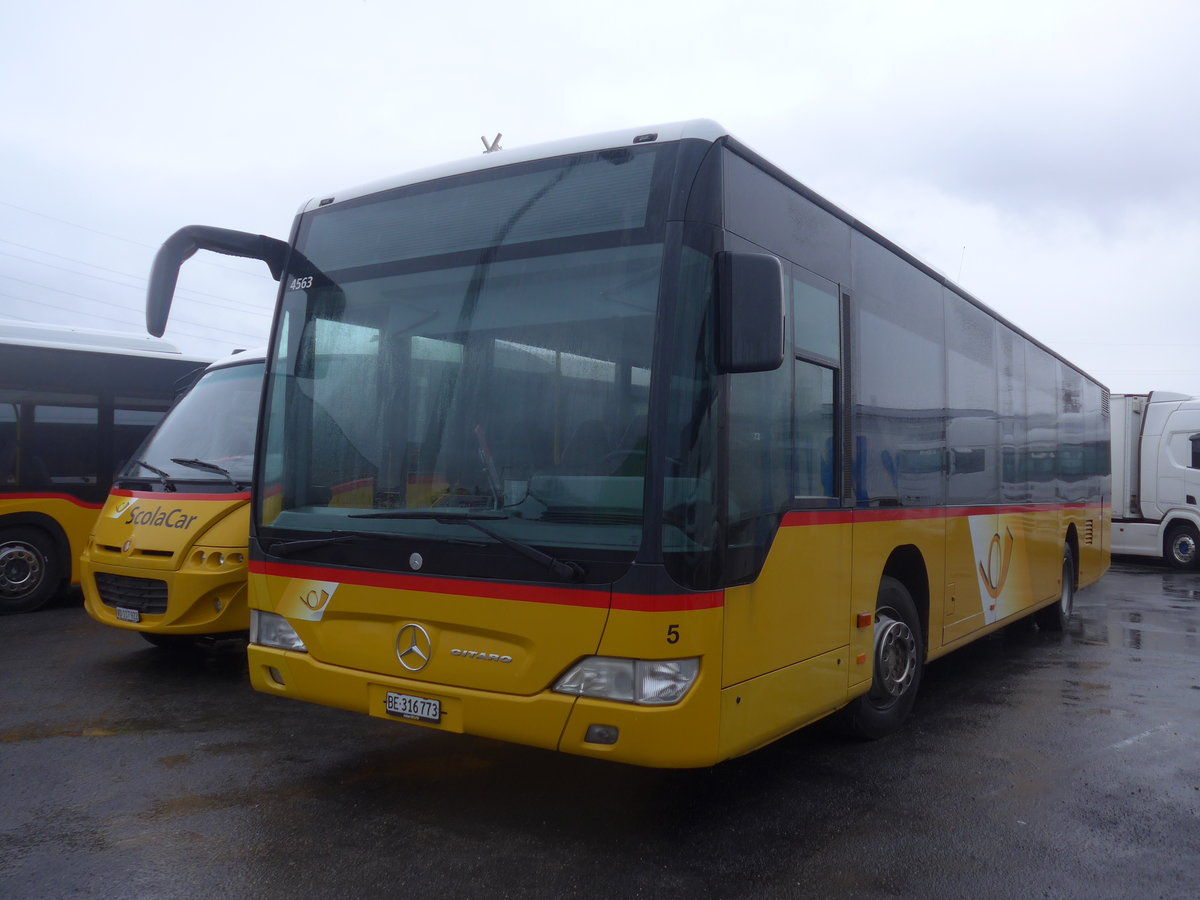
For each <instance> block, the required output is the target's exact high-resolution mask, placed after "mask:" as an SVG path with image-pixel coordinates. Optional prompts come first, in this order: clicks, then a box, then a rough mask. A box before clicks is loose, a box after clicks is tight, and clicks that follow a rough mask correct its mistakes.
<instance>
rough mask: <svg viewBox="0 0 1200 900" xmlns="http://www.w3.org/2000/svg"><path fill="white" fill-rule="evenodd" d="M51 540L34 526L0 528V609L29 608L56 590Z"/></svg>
mask: <svg viewBox="0 0 1200 900" xmlns="http://www.w3.org/2000/svg"><path fill="white" fill-rule="evenodd" d="M60 580H61V576H60V574H59V566H58V563H57V562H56V561H55V553H54V541H53V540H52V539H51V538H50V536H49V535H48V534H46V533H45V532H43V531H39V530H38V529H36V528H6V529H4V530H3V531H0V613H21V612H30V611H32V610H35V609H38V608H39V607H42V606H44V605H45V604H46V603H48V602H49V601H50V600H51V598H53V597H54V595H55V594H56V593H57V592H58V585H59V581H60Z"/></svg>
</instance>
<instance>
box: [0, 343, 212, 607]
mask: <svg viewBox="0 0 1200 900" xmlns="http://www.w3.org/2000/svg"><path fill="white" fill-rule="evenodd" d="M207 362H208V360H200V359H193V358H189V357H185V356H183V355H182V354H181V353H180V352H179V350H178V349H177V348H176V347H175V346H174V345H172V344H170V343H168V342H167V341H158V340H152V339H150V338H147V337H144V336H140V335H136V334H120V333H117V332H105V331H93V330H90V329H84V328H70V327H63V326H56V325H41V324H32V323H23V322H4V323H0V613H18V612H28V611H31V610H35V609H38V608H39V607H41V606H43V605H45V604H46V603H48V602H49V601H50V600H52V599H54V598H55V597H56V596H57V595H58V594H60V593H61V592H62V591H63V590H64V589H65V588H66V587H67V586H68V585H72V584H78V583H79V566H78V559H79V554H80V553H81V552H82V551H83V547H84V544H85V543H86V542H87V536H88V532H89V531H91V529H92V523H93V522H94V521H95V519H96V514H97V513H98V512H99V511H100V506H101V504H102V503H103V502H104V497H105V495H106V494H107V493H108V487H109V485H110V484H111V483H112V474H113V472H114V471H115V470H116V469H117V467H118V466H120V465H121V464H122V463H123V462H124V460H126V459H127V458H129V456H130V455H132V454H133V452H134V450H136V449H137V446H138V444H140V443H141V442H142V440H143V439H144V438H145V437H146V435H147V434H148V433H149V432H150V429H151V428H153V427H154V425H155V424H156V423H157V422H158V420H159V419H161V418H162V416H163V413H164V412H165V411H166V410H167V408H168V407H169V406H170V405H171V402H172V400H173V399H174V397H175V390H176V382H178V381H179V380H180V379H184V378H186V377H188V376H189V375H190V374H191V373H193V372H196V371H198V370H199V369H201V368H203V367H204V365H205V364H206V363H207Z"/></svg>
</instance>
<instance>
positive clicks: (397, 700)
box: [384, 691, 442, 723]
mask: <svg viewBox="0 0 1200 900" xmlns="http://www.w3.org/2000/svg"><path fill="white" fill-rule="evenodd" d="M384 703H385V708H386V709H387V711H388V714H389V715H393V716H400V717H401V718H402V719H416V720H417V721H418V722H434V723H437V722H441V721H442V702H441V701H440V700H430V699H429V698H428V697H414V696H412V695H411V694H396V693H393V692H392V691H388V692H387V697H386V698H385V700H384Z"/></svg>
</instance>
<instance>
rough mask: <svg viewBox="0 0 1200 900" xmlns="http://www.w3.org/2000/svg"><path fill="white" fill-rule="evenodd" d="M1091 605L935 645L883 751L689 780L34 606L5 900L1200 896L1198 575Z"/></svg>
mask: <svg viewBox="0 0 1200 900" xmlns="http://www.w3.org/2000/svg"><path fill="white" fill-rule="evenodd" d="M1076 613H1077V614H1076V616H1075V619H1074V620H1073V622H1072V623H1071V626H1070V627H1069V628H1068V630H1067V631H1066V632H1064V633H1051V632H1043V631H1039V630H1038V629H1037V628H1035V627H1032V626H1030V625H1028V624H1025V623H1022V624H1019V625H1015V626H1011V627H1009V628H1007V629H1005V630H1003V631H1000V632H997V633H995V634H993V635H990V636H989V637H987V638H984V639H982V640H980V641H977V642H975V643H974V644H971V645H970V646H968V647H966V648H964V649H962V650H960V651H957V652H955V653H952V654H950V655H949V656H947V657H945V658H943V659H941V660H938V661H937V662H935V663H934V664H932V665H931V666H929V667H928V669H927V671H926V674H925V681H924V684H923V690H922V695H921V696H920V698H919V699H918V702H917V706H916V708H915V709H914V712H913V715H912V718H911V720H910V721H909V722H908V724H907V725H906V726H905V728H904V729H903V730H902V731H900V732H899V733H897V734H895V735H892V736H891V737H889V738H887V739H885V740H883V741H877V742H872V743H861V742H857V741H851V740H848V739H847V738H846V737H844V736H843V734H842V733H841V731H840V730H839V728H838V723H837V722H836V721H835V720H826V721H825V722H822V723H819V724H818V725H816V726H814V727H812V728H809V729H805V730H803V731H801V732H798V733H796V734H793V735H790V736H788V737H785V738H783V739H782V740H780V741H778V742H776V743H774V744H772V745H770V746H768V747H766V748H764V749H762V750H760V751H757V752H755V753H753V754H750V755H748V756H745V757H742V758H740V759H735V760H731V761H729V762H726V763H723V764H722V765H720V766H717V767H714V768H712V769H707V770H698V771H682V772H661V771H654V770H646V769H635V768H629V767H623V766H617V765H611V764H607V763H603V762H598V761H594V760H587V759H579V758H575V757H568V756H560V755H557V754H553V753H549V752H546V751H539V750H532V749H529V748H525V747H518V746H514V745H509V744H500V743H496V742H493V741H486V740H480V739H475V738H469V737H462V736H454V735H446V734H440V733H437V732H434V731H431V730H428V729H422V728H418V727H412V726H405V725H402V724H398V723H391V722H380V721H378V720H374V719H369V718H367V717H363V716H358V715H354V714H350V713H344V712H341V711H339V710H334V709H329V708H323V707H314V706H310V705H306V704H300V703H294V702H290V701H281V700H278V699H276V698H271V697H266V696H264V695H261V694H256V693H255V692H253V691H252V690H251V689H250V688H249V685H248V684H247V683H246V669H245V660H244V657H243V656H241V655H240V654H236V653H233V654H215V655H191V656H171V655H169V654H163V653H161V652H160V651H157V650H153V649H150V648H148V647H145V646H143V645H142V642H141V641H140V640H138V639H137V638H136V637H135V636H130V635H128V634H123V633H118V632H115V631H113V630H110V629H104V628H103V627H101V626H98V625H95V623H92V622H91V621H90V620H89V619H87V617H86V615H84V613H83V612H82V610H81V609H78V608H59V609H54V610H50V611H47V612H46V613H43V614H38V615H37V616H31V617H26V618H24V619H22V620H20V621H17V620H14V619H10V620H7V621H6V623H5V624H7V625H9V627H10V630H9V632H8V633H7V634H5V633H4V632H0V896H39V895H40V896H65V895H78V896H97V897H99V896H103V897H142V896H167V897H186V896H194V895H195V894H196V893H198V892H200V891H201V890H204V891H205V892H206V893H208V892H211V893H216V894H221V895H224V896H235V897H242V896H245V897H250V896H253V897H255V898H267V897H284V896H296V895H304V896H330V897H334V896H346V895H358V896H371V895H376V894H379V895H396V894H412V895H414V896H432V895H438V894H465V893H467V892H468V891H469V892H471V893H481V892H484V891H486V892H488V893H492V894H497V895H499V896H547V897H549V896H554V897H560V896H596V895H615V896H630V897H632V896H659V895H662V896H682V895H696V896H720V897H730V898H734V897H752V898H757V897H766V896H772V897H774V896H862V897H876V896H878V897H910V896H912V897H915V896H939V897H949V896H976V897H1010V896H1062V897H1070V896H1080V895H1081V894H1086V895H1087V896H1088V897H1089V898H1093V897H1100V898H1103V897H1121V898H1125V897H1129V896H1135V895H1140V894H1142V893H1145V892H1146V886H1147V885H1152V886H1153V888H1152V890H1151V891H1150V893H1151V894H1152V895H1154V896H1163V897H1188V898H1190V897H1192V896H1198V895H1200V873H1198V872H1197V871H1196V868H1195V862H1194V861H1195V848H1196V847H1197V846H1200V820H1198V818H1197V810H1198V809H1200V721H1198V720H1200V717H1198V716H1197V715H1196V714H1195V708H1196V703H1197V700H1200V694H1198V693H1197V692H1198V691H1200V638H1198V634H1197V631H1198V629H1200V573H1181V572H1175V571H1172V570H1169V569H1166V568H1162V567H1155V566H1153V565H1144V564H1141V563H1137V564H1133V563H1127V562H1124V561H1118V562H1117V563H1116V564H1115V565H1114V567H1113V569H1112V571H1111V572H1110V574H1109V575H1108V576H1106V578H1105V579H1104V580H1103V581H1102V582H1101V583H1100V584H1098V585H1095V586H1093V587H1090V588H1088V589H1086V590H1084V591H1081V592H1080V593H1079V594H1078V596H1077V602H1076ZM47 660H52V661H53V667H52V668H48V667H47V664H46V661H47ZM201 885H203V888H201V887H199V886H201Z"/></svg>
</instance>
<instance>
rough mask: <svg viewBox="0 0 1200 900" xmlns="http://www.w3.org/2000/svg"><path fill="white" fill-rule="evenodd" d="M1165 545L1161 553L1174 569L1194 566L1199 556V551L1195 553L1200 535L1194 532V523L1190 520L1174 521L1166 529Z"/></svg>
mask: <svg viewBox="0 0 1200 900" xmlns="http://www.w3.org/2000/svg"><path fill="white" fill-rule="evenodd" d="M1165 545H1166V546H1165V548H1164V550H1165V553H1164V554H1163V555H1164V556H1165V557H1166V559H1167V562H1168V563H1170V564H1171V565H1172V566H1174V567H1175V568H1176V569H1194V568H1196V560H1197V558H1198V557H1200V553H1197V547H1198V546H1200V536H1197V534H1196V526H1195V525H1193V524H1191V523H1190V522H1176V523H1175V524H1174V525H1172V526H1171V527H1170V528H1168V529H1167V540H1166V542H1165Z"/></svg>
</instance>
